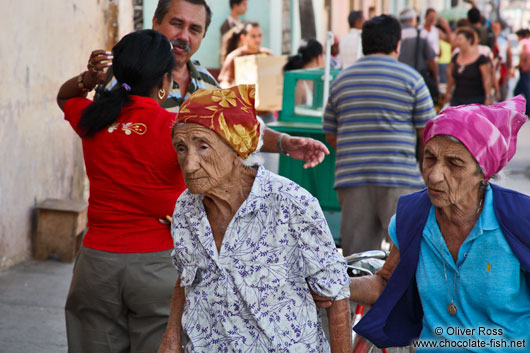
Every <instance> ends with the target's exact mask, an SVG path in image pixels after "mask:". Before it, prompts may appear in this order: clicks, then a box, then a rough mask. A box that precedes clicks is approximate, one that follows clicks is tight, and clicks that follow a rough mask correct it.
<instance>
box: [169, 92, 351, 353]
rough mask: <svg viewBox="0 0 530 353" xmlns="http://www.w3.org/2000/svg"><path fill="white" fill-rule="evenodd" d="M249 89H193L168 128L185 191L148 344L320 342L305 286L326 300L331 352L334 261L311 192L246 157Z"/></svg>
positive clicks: (339, 348) (338, 276)
mask: <svg viewBox="0 0 530 353" xmlns="http://www.w3.org/2000/svg"><path fill="white" fill-rule="evenodd" d="M254 92H255V91H254V87H253V86H246V85H242V86H237V87H232V88H230V89H224V90H219V89H215V90H199V91H197V92H196V93H194V94H193V95H192V96H191V97H190V98H189V99H188V100H187V101H186V102H185V103H184V104H183V105H182V107H181V109H180V112H179V115H178V117H177V121H176V123H175V126H174V128H173V145H174V147H175V149H176V151H177V155H178V160H179V164H180V166H181V168H182V171H183V175H184V180H185V183H186V186H187V187H188V189H187V190H186V191H185V192H184V193H183V194H182V195H181V197H180V198H179V200H178V201H177V204H176V207H175V212H174V214H173V223H172V226H171V232H172V235H173V241H174V245H175V250H174V252H173V262H174V264H175V266H176V268H177V272H178V275H179V278H180V279H179V281H178V282H177V284H176V286H175V290H174V293H173V298H172V309H171V314H170V319H169V324H168V327H167V330H166V334H165V335H164V339H163V341H162V346H161V348H160V352H170V351H172V352H174V351H182V349H183V350H184V351H185V352H265V351H274V352H315V353H317V352H318V353H321V352H329V351H330V344H329V343H328V341H327V339H326V337H325V335H324V332H323V330H322V325H321V322H320V319H319V316H318V313H317V308H316V306H315V303H314V301H313V299H312V296H311V291H314V292H315V293H317V294H319V295H325V296H329V297H332V298H333V303H332V305H331V307H330V308H329V309H328V315H329V321H330V324H331V325H333V327H334V329H333V330H332V332H331V342H330V343H331V351H332V352H347V351H348V350H350V349H351V348H350V347H351V343H350V340H351V327H350V319H349V304H348V297H349V288H348V284H349V278H348V275H347V273H346V268H345V263H344V259H343V258H342V256H341V255H340V254H339V253H338V251H337V249H336V248H335V245H334V242H333V238H332V236H331V233H330V231H329V228H328V226H327V223H326V220H325V218H324V216H323V213H322V211H321V209H320V206H319V204H318V202H317V200H316V199H315V198H314V197H313V196H311V195H310V194H309V193H308V192H307V191H306V190H304V189H303V188H301V187H300V186H298V185H296V184H295V183H293V182H291V181H289V180H287V179H285V178H282V177H280V176H278V175H275V174H273V173H271V172H269V171H267V170H266V169H264V168H263V167H262V166H259V165H257V164H256V160H255V159H254V157H255V153H253V152H255V151H256V150H258V144H259V142H260V137H261V133H260V132H261V131H260V128H261V126H260V124H259V122H258V120H257V119H256V112H255V110H254ZM181 334H182V337H183V342H182V341H181Z"/></svg>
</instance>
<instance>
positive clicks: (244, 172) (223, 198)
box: [203, 165, 257, 220]
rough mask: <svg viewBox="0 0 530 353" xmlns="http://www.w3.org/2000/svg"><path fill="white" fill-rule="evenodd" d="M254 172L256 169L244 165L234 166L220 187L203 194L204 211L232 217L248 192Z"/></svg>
mask: <svg viewBox="0 0 530 353" xmlns="http://www.w3.org/2000/svg"><path fill="white" fill-rule="evenodd" d="M256 173H257V172H256V170H254V169H253V168H250V167H246V166H244V165H241V166H239V167H235V168H234V169H233V172H232V173H230V175H229V176H227V178H226V179H225V182H224V183H221V185H222V186H221V187H219V188H216V189H213V190H210V191H208V192H207V193H206V194H205V197H204V201H203V203H204V207H205V209H206V213H208V214H209V215H212V214H215V215H219V217H221V218H225V219H229V220H230V219H232V217H233V216H234V215H235V214H236V212H237V210H238V209H239V207H240V206H241V204H243V202H244V201H245V200H246V198H247V197H248V195H249V194H250V190H251V189H252V185H253V184H254V179H255V178H256Z"/></svg>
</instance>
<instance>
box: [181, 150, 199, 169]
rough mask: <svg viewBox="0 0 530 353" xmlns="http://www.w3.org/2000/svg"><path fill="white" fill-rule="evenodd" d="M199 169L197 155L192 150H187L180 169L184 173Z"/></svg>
mask: <svg viewBox="0 0 530 353" xmlns="http://www.w3.org/2000/svg"><path fill="white" fill-rule="evenodd" d="M197 169H199V156H198V155H197V153H196V152H194V151H189V152H188V154H187V155H186V157H184V163H183V165H182V170H183V171H184V172H185V173H192V172H194V171H196V170H197Z"/></svg>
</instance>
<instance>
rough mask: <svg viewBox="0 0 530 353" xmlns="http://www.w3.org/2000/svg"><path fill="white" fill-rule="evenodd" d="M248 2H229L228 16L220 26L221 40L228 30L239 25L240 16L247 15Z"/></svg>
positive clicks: (231, 0) (245, 0) (244, 0)
mask: <svg viewBox="0 0 530 353" xmlns="http://www.w3.org/2000/svg"><path fill="white" fill-rule="evenodd" d="M247 9H248V0H230V15H228V17H227V18H226V20H225V21H224V22H223V24H222V25H221V28H220V30H221V38H222V37H223V36H224V35H225V33H226V32H228V31H229V30H230V28H232V27H235V26H237V25H239V24H241V19H240V18H239V17H240V16H243V15H244V14H246V13H247Z"/></svg>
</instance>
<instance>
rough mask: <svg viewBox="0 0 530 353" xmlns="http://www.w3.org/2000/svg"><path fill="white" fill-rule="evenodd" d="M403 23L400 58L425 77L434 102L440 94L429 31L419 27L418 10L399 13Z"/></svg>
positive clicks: (406, 10)
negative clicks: (428, 35)
mask: <svg viewBox="0 0 530 353" xmlns="http://www.w3.org/2000/svg"><path fill="white" fill-rule="evenodd" d="M399 20H400V22H401V25H402V30H401V49H400V52H399V57H398V60H399V61H401V62H402V63H405V64H407V65H409V66H411V67H413V68H415V69H416V70H417V71H418V72H419V73H420V74H421V76H422V77H423V80H424V81H425V84H426V85H427V87H428V89H429V93H430V95H431V98H432V100H433V102H434V104H435V105H436V104H438V96H439V94H440V91H439V84H440V77H439V75H438V63H437V62H436V53H435V52H434V50H433V48H432V46H431V45H430V44H429V42H428V37H427V32H426V31H422V30H420V29H419V28H417V25H418V22H417V17H416V11H414V10H413V9H410V8H409V9H405V10H403V11H401V13H400V14H399Z"/></svg>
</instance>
